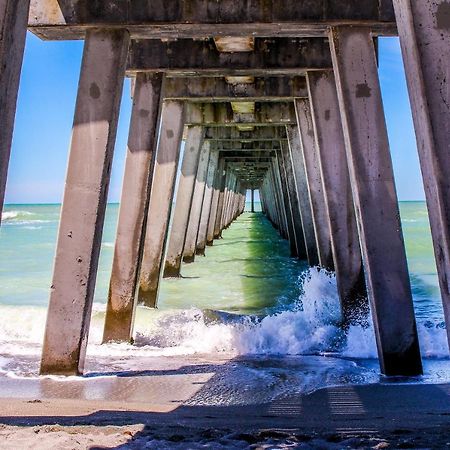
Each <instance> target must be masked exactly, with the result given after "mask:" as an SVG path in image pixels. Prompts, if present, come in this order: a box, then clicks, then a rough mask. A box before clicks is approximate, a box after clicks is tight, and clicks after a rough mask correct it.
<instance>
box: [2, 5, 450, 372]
mask: <svg viewBox="0 0 450 450" xmlns="http://www.w3.org/2000/svg"><path fill="white" fill-rule="evenodd" d="M19 3H20V4H19ZM155 3H156V4H155ZM27 15H28V30H29V31H31V32H32V33H34V34H35V35H37V36H38V37H40V38H41V39H43V40H68V39H83V40H84V53H83V61H82V67H81V74H80V81H79V88H78V96H77V101H76V108H75V117H74V124H73V134H72V141H71V146H70V153H69V164H68V171H67V178H66V184H65V191H64V202H63V207H62V211H61V221H60V228H59V236H58V242H57V249H56V256H55V268H54V275H53V281H52V285H51V292H50V303H49V308H48V320H47V327H46V333H45V339H44V346H43V354H42V362H41V373H42V374H62V375H78V374H81V373H83V370H84V362H85V357H86V348H87V342H88V336H89V327H90V320H91V313H92V305H93V298H94V291H95V283H96V275H97V268H98V260H99V253H100V247H101V240H102V230H103V224H104V216H105V208H106V201H107V194H108V186H109V181H110V172H111V162H112V159H113V155H114V146H115V137H116V130H117V124H118V116H119V110H120V99H121V95H122V87H123V81H124V78H125V77H130V78H131V79H132V97H133V106H132V116H131V123H130V127H129V138H128V147H127V156H126V167H125V174H124V178H123V190H122V197H121V202H120V212H119V220H118V227H117V237H116V241H115V251H114V262H113V268H112V273H111V281H110V288H109V297H108V305H107V313H106V319H105V327H104V336H103V340H104V342H105V343H106V342H111V341H114V342H132V341H133V338H134V329H133V325H134V320H135V315H136V308H137V305H138V304H140V305H144V306H147V307H149V308H156V307H157V303H158V295H159V291H160V285H161V280H162V278H164V277H165V278H177V277H180V276H181V275H182V274H183V268H184V267H186V265H187V264H192V263H196V261H198V259H199V258H200V257H201V258H203V257H205V258H206V259H205V260H207V258H208V253H209V251H210V247H211V246H216V245H217V244H218V243H220V238H221V236H222V233H223V231H224V230H225V229H227V228H228V227H230V226H231V224H233V222H235V221H236V220H237V219H238V218H239V217H241V215H242V214H243V212H244V210H245V202H246V197H247V193H248V194H249V198H250V199H251V205H250V211H251V212H250V214H251V213H252V211H254V210H255V209H254V201H255V197H254V195H255V192H257V193H258V194H259V198H260V201H261V207H262V213H263V214H264V215H265V217H266V218H267V219H268V220H269V221H270V223H271V224H272V225H273V227H274V228H275V229H276V230H277V232H278V233H279V235H280V236H281V238H283V239H285V240H287V241H288V244H289V252H290V255H291V257H292V258H294V259H296V260H300V261H304V262H305V264H308V265H309V266H311V267H318V268H319V269H320V270H322V271H330V272H334V273H335V275H336V281H337V289H338V292H339V299H340V305H341V311H342V317H341V323H340V326H341V327H342V330H343V332H345V331H346V330H348V329H349V327H351V326H352V325H354V324H355V323H360V322H363V321H364V320H366V319H367V315H368V314H369V310H370V313H371V314H372V321H373V324H374V333H375V338H376V342H377V349H378V359H379V363H380V367H381V372H382V373H383V374H385V375H412V376H414V375H419V374H421V373H422V363H421V355H420V350H419V342H418V336H417V327H416V320H415V313H414V309H413V302H412V294H411V286H410V279H409V274H408V267H407V261H406V254H405V246H404V241H403V235H402V228H401V223H400V217H399V207H398V199H397V193H396V189H395V181H394V174H393V169H392V162H391V155H390V148H389V140H388V135H387V130H386V121H385V116H384V111H383V103H382V98H381V92H380V83H379V78H378V70H377V69H378V68H377V64H378V61H377V56H378V55H377V39H378V38H379V37H382V36H393V35H399V37H400V42H401V45H402V50H403V59H404V64H405V68H406V74H407V78H408V87H409V94H410V97H411V103H412V110H413V116H414V122H415V128H416V135H417V141H418V144H419V145H418V147H419V155H420V160H421V168H422V173H423V177H424V181H425V183H424V184H425V189H426V195H427V202H428V209H429V214H430V222H431V229H432V234H433V242H434V247H435V254H436V261H437V267H438V273H439V279H440V287H441V293H442V300H443V304H444V311H445V318H446V324H447V333H448V335H449V337H450V287H449V286H450V284H449V279H450V186H449V183H450V181H449V178H448V173H449V171H450V147H449V145H450V109H449V104H450V88H449V85H448V83H449V80H450V22H449V17H450V15H449V4H448V2H447V1H444V0H433V1H432V0H363V1H361V0H352V1H348V0H347V1H344V0H342V1H331V0H321V1H316V2H314V1H313V2H311V1H303V0H301V1H296V2H292V1H288V0H286V1H284V0H280V1H276V0H271V1H262V0H261V1H242V2H236V1H230V2H217V1H212V0H192V1H190V0H189V1H181V0H165V1H164V2H152V1H145V0H144V1H139V2H136V1H133V0H126V1H123V0H120V1H119V0H116V1H106V0H105V1H96V2H91V1H88V0H31V2H30V1H23V2H17V1H16V0H5V1H3V3H2V6H0V31H1V33H0V36H1V39H2V40H1V45H0V68H1V72H0V123H2V124H4V126H2V127H1V130H0V149H1V153H0V205H1V204H3V196H4V186H5V183H6V175H7V168H8V161H9V151H10V146H11V139H12V132H13V123H14V120H13V119H14V112H15V104H16V98H17V90H18V86H19V77H20V70H21V64H22V57H23V47H24V40H25V32H26V29H27V23H26V17H27ZM5 67H6V68H5ZM177 174H178V175H177ZM177 178H178V182H177ZM254 214H258V213H254Z"/></svg>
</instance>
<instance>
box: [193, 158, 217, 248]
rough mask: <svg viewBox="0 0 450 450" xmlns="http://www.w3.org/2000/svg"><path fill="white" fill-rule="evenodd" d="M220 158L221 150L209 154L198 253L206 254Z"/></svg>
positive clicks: (198, 237)
mask: <svg viewBox="0 0 450 450" xmlns="http://www.w3.org/2000/svg"><path fill="white" fill-rule="evenodd" d="M218 159H219V152H217V151H211V152H210V155H209V163H208V171H207V174H206V185H205V195H204V197H203V204H202V213H201V216H200V226H199V229H198V236H197V248H196V253H197V255H204V254H205V247H206V239H207V234H208V224H209V223H208V222H209V217H210V213H211V207H212V199H213V191H214V187H213V186H214V179H215V177H216V172H217V163H218Z"/></svg>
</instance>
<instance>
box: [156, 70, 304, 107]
mask: <svg viewBox="0 0 450 450" xmlns="http://www.w3.org/2000/svg"><path fill="white" fill-rule="evenodd" d="M307 96H308V91H307V89H306V81H305V78H304V77H299V76H294V77H264V78H256V79H255V82H254V83H251V84H250V83H244V84H230V83H227V82H226V81H225V79H223V78H219V77H211V78H207V77H198V78H194V77H190V78H166V80H165V83H164V97H165V98H167V99H175V100H187V101H195V102H203V103H208V102H211V103H217V102H226V101H233V102H244V101H248V100H251V101H254V102H272V101H275V102H280V101H286V100H289V99H291V100H292V99H293V98H295V97H307Z"/></svg>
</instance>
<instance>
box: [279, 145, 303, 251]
mask: <svg viewBox="0 0 450 450" xmlns="http://www.w3.org/2000/svg"><path fill="white" fill-rule="evenodd" d="M276 164H277V169H278V172H279V174H280V185H281V195H282V196H283V211H284V214H285V217H286V228H287V236H288V240H289V247H290V251H291V256H293V257H296V256H298V253H297V241H296V237H295V231H294V219H293V213H292V204H291V198H290V196H289V190H288V181H287V177H286V167H285V164H284V159H283V158H282V157H281V155H280V154H278V155H277V156H276Z"/></svg>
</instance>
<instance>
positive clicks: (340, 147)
mask: <svg viewBox="0 0 450 450" xmlns="http://www.w3.org/2000/svg"><path fill="white" fill-rule="evenodd" d="M307 81H308V91H309V98H310V103H311V112H312V118H313V126H314V136H315V139H316V148H317V155H318V159H319V164H320V171H321V174H322V186H323V190H324V197H325V208H326V215H327V218H328V223H329V229H330V234H331V249H332V255H333V261H334V268H335V272H336V281H337V286H338V291H339V297H340V299H341V305H342V313H343V320H344V323H346V324H349V323H352V322H354V321H355V320H356V321H357V320H363V319H365V315H366V314H367V313H368V305H367V292H366V285H365V280H364V271H363V266H362V257H361V250H360V245H359V236H358V229H357V224H356V215H355V209H354V206H353V195H352V190H351V184H350V175H349V171H348V165H347V156H346V153H345V142H344V134H343V130H342V122H341V116H340V110H339V103H338V99H337V92H336V82H335V78H334V74H333V72H332V71H316V72H309V73H308V75H307Z"/></svg>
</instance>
